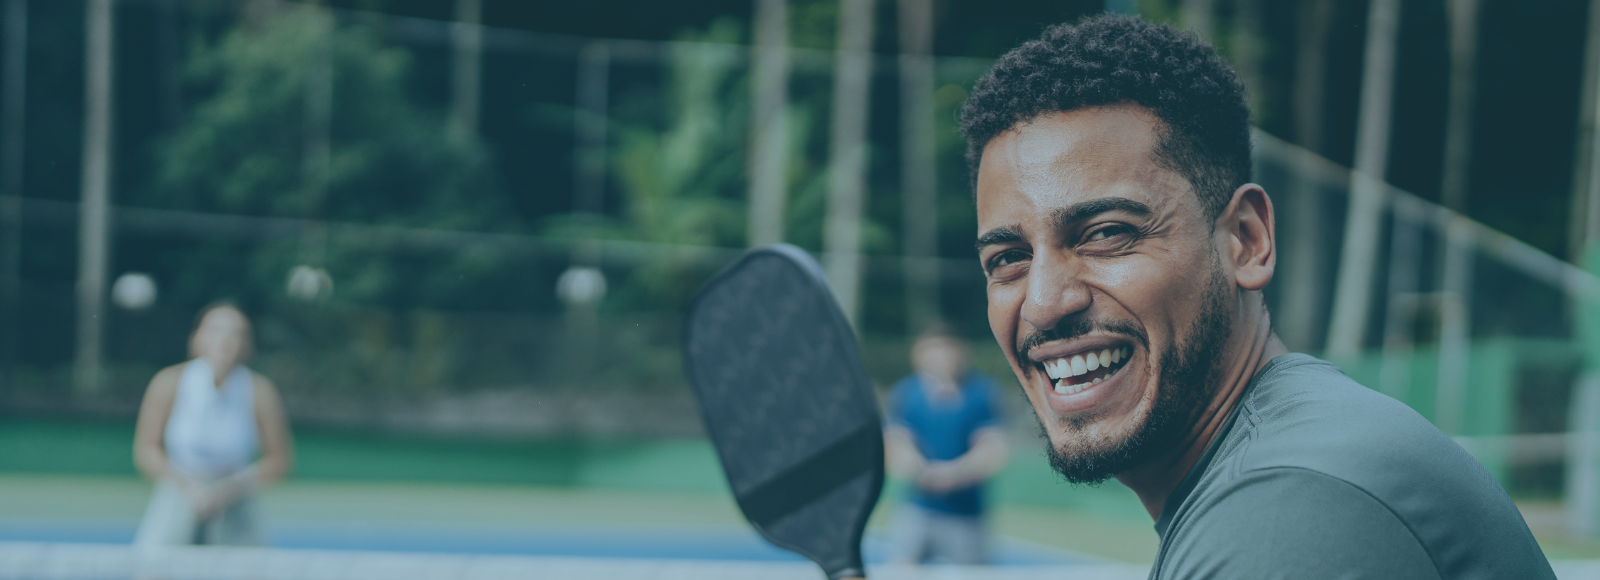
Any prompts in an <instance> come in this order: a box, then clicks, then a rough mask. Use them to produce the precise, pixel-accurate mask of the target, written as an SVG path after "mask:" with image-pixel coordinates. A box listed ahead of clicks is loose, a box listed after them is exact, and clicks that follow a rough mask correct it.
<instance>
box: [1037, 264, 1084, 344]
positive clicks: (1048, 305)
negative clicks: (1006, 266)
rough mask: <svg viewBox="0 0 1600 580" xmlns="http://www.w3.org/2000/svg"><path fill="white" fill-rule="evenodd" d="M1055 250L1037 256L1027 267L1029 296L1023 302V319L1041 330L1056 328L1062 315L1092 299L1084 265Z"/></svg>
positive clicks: (1073, 311) (1075, 310)
mask: <svg viewBox="0 0 1600 580" xmlns="http://www.w3.org/2000/svg"><path fill="white" fill-rule="evenodd" d="M1052 254H1053V253H1043V255H1035V256H1034V263H1033V267H1032V268H1031V269H1030V270H1029V271H1028V297H1027V300H1026V301H1025V302H1024V303H1023V305H1022V320H1023V321H1024V322H1027V323H1028V324H1031V325H1033V327H1034V328H1037V329H1039V330H1048V329H1051V328H1055V327H1056V324H1058V323H1060V322H1061V319H1062V318H1066V317H1068V316H1071V315H1073V314H1077V313H1080V312H1083V311H1084V310H1087V309H1088V308H1089V303H1090V297H1089V288H1088V286H1086V285H1084V283H1083V280H1082V277H1081V274H1082V268H1081V267H1080V266H1081V265H1080V264H1078V263H1077V261H1076V260H1073V259H1071V258H1069V257H1066V256H1061V255H1058V254H1057V255H1052Z"/></svg>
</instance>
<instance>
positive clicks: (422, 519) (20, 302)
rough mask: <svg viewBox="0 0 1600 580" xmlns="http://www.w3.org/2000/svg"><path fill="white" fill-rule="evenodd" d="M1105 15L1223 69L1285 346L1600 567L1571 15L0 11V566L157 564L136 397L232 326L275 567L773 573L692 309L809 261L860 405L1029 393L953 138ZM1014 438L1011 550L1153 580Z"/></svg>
mask: <svg viewBox="0 0 1600 580" xmlns="http://www.w3.org/2000/svg"><path fill="white" fill-rule="evenodd" d="M1105 10H1112V11H1119V12H1136V13H1138V14H1141V15H1143V16H1144V17H1146V18H1148V19H1150V20H1153V21H1159V22H1168V23H1172V24H1174V25H1176V26H1179V27H1182V28H1185V29H1192V30H1195V31H1196V32H1197V33H1199V34H1200V35H1201V36H1202V37H1204V38H1206V39H1208V40H1210V41H1212V42H1213V43H1214V44H1216V46H1217V47H1218V49H1219V50H1220V51H1221V53H1222V54H1224V55H1225V56H1226V57H1227V58H1228V59H1229V60H1230V61H1231V62H1233V63H1234V65H1235V66H1236V67H1237V68H1238V70H1239V72H1240V75H1241V78H1242V79H1243V80H1244V82H1245V84H1246V86H1247V87H1248V89H1249V91H1250V95H1251V96H1250V98H1251V104H1252V106H1253V108H1254V114H1255V122H1256V125H1257V127H1258V131H1257V136H1256V142H1257V155H1258V161H1257V172H1258V176H1257V180H1258V181H1259V182H1260V183H1262V184H1263V185H1265V186H1266V189H1267V191H1268V192H1269V194H1271V195H1272V197H1273V199H1274V202H1275V203H1276V204H1277V210H1278V225H1277V227H1278V232H1279V237H1280V239H1281V241H1280V243H1281V246H1282V253H1281V254H1280V259H1279V272H1278V275H1277V279H1276V280H1274V282H1273V284H1272V285H1271V286H1270V287H1269V289H1268V298H1269V303H1270V306H1271V308H1272V310H1273V313H1274V316H1275V320H1274V323H1275V326H1276V327H1277V330H1278V332H1279V334H1280V335H1281V336H1282V337H1283V338H1284V340H1285V342H1287V343H1288V344H1289V346H1290V348H1292V349H1295V350H1300V351H1305V352H1310V353H1314V354H1319V355H1322V356H1325V357H1327V358H1330V359H1332V360H1335V361H1336V362H1339V363H1340V364H1341V365H1342V366H1343V367H1344V368H1345V369H1346V371H1347V372H1348V373H1349V374H1351V375H1352V376H1354V377H1356V378H1357V379H1358V380H1360V381H1362V382H1363V383H1364V384H1366V385H1368V386H1371V387H1373V388H1376V389H1379V390H1382V391H1384V392H1386V393H1388V394H1391V395H1393V396H1395V397H1397V398H1399V399H1401V400H1403V401H1405V402H1407V403H1408V404H1411V405H1412V406H1413V407H1415V408H1416V409H1417V410H1418V411H1419V412H1421V413H1422V414H1423V415H1425V416H1427V417H1428V418H1429V419H1431V420H1433V421H1435V422H1436V423H1437V424H1439V425H1440V427H1441V428H1442V429H1444V430H1445V431H1446V432H1447V433H1449V434H1451V435H1453V436H1456V437H1457V438H1458V441H1460V442H1462V444H1463V446H1465V447H1467V448H1468V449H1469V450H1470V451H1472V452H1473V453H1474V454H1475V455H1476V456H1478V457H1479V459H1480V460H1481V461H1483V462H1484V464H1485V465H1486V466H1488V467H1489V468H1490V470H1491V472H1493V473H1494V474H1495V475H1496V477H1498V478H1499V479H1500V481H1501V482H1502V484H1504V485H1505V486H1506V487H1507V489H1508V490H1509V491H1510V492H1511V494H1512V495H1513V497H1514V498H1516V499H1517V500H1518V501H1519V505H1521V506H1522V507H1523V508H1524V512H1525V515H1526V516H1527V517H1528V520H1529V522H1530V525H1531V526H1533V528H1534V530H1535V532H1536V534H1537V535H1538V536H1539V538H1540V540H1541V542H1542V543H1543V544H1544V546H1545V548H1546V551H1547V553H1549V554H1550V555H1551V556H1552V557H1556V558H1572V557H1590V556H1595V557H1600V542H1597V541H1595V540H1593V539H1591V538H1592V537H1593V536H1594V535H1595V534H1597V533H1600V437H1597V436H1596V435H1595V433H1596V432H1600V382H1597V381H1596V380H1595V379H1594V378H1592V376H1591V373H1590V369H1591V368H1593V366H1594V364H1595V363H1597V362H1600V359H1597V358H1595V357H1596V356H1597V355H1600V315H1595V316H1591V315H1590V314H1591V312H1593V313H1595V314H1600V311H1594V310H1593V309H1592V307H1591V306H1590V304H1591V303H1592V302H1593V301H1594V298H1595V296H1596V292H1597V291H1600V282H1597V281H1596V278H1595V277H1594V276H1592V275H1591V274H1589V273H1587V271H1586V268H1585V267H1584V265H1585V256H1586V255H1591V254H1587V253H1586V252H1585V249H1586V248H1588V247H1590V246H1591V245H1592V244H1593V243H1594V242H1595V241H1596V240H1600V171H1595V170H1593V168H1595V167H1596V166H1597V165H1600V162H1597V156H1600V147H1596V145H1595V143H1596V141H1595V140H1596V138H1597V133H1596V131H1595V124H1596V117H1597V114H1596V110H1597V98H1596V93H1597V90H1596V84H1597V82H1600V74H1597V71H1600V2H1591V1H1588V0H1515V1H1514V0H1340V1H1335V0H1293V1H1273V2H1268V1H1266V0H1136V1H1135V0H1061V1H1053V2H1045V1H1039V0H986V1H983V2H977V1H971V0H893V1H891V0H883V1H873V0H702V1H699V2H672V3H664V2H652V1H646V0H592V1H590V2H520V1H515V0H342V1H326V2H310V1H308V2H289V1H283V0H114V1H113V0H70V1H54V0H53V1H48V2H46V1H41V0H3V1H0V540H20V541H69V542H97V541H98V542H125V541H127V540H128V539H129V538H131V537H132V533H133V532H132V531H133V529H134V526H135V524H136V522H137V520H138V518H139V514H140V513H141V511H142V509H143V507H144V502H145V498H146V496H147V494H148V492H149V487H148V484H145V483H143V482H142V481H141V480H140V479H138V477H137V476H136V474H135V471H134V469H133V465H132V461H131V457H130V447H131V444H132V436H133V418H134V415H135V412H136V410H137V406H138V403H139V399H140V396H141V395H142V393H143V390H144V388H145V386H146V384H147V383H148V382H149V380H150V377H151V376H152V375H154V373H155V372H156V371H157V370H159V369H160V368H162V367H164V366H166V365H171V364H175V363H178V362H181V361H182V360H184V359H185V358H187V356H186V352H187V351H186V345H185V340H186V338H187V336H188V333H189V331H190V329H191V328H192V326H193V324H194V316H195V314H196V313H197V312H198V310H199V309H200V308H201V307H202V306H203V305H205V304H207V303H210V302H212V301H214V300H218V299H229V300H232V301H234V302H236V303H238V304H239V305H241V306H242V307H243V308H244V309H245V310H246V311H247V312H249V313H250V314H251V315H252V317H253V318H254V321H255V328H256V340H257V347H258V348H257V351H258V354H257V356H256V358H255V359H254V360H253V361H251V363H250V364H251V366H252V367H253V368H255V369H256V370H258V371H259V372H261V373H262V374H264V375H266V376H268V377H271V378H273V379H274V380H275V381H276V382H277V383H278V385H279V386H280V387H281V390H282V392H283V395H284V399H285V402H286V404H287V407H288V411H289V415H290V419H291V421H292V423H293V425H294V429H295V440H296V443H297V446H298V450H299V461H298V465H297V468H296V471H295V474H294V476H293V477H292V478H291V480H290V481H289V482H288V483H285V484H284V485H283V486H281V487H280V488H278V489H276V490H274V491H271V492H268V494H267V495H266V496H265V498H264V502H265V503H264V505H265V510H266V512H267V518H266V519H267V520H268V523H269V525H268V531H269V536H270V537H271V539H272V544H273V545H276V546H287V547H323V548H326V547H332V548H370V549H385V550H424V551H463V552H474V551H477V552H483V551H489V552H506V553H538V554H557V555H595V554H598V555H612V556H651V555H654V556H682V555H684V554H689V555H691V556H693V557H706V558H731V559H739V558H750V559H763V558H777V559H782V558H786V557H788V556H786V555H785V554H782V553H779V552H777V551H776V550H775V549H771V548H766V547H765V546H764V545H762V544H761V543H760V540H758V539H756V538H755V537H754V536H753V535H751V534H750V533H749V532H746V531H744V529H743V528H742V527H740V526H741V520H740V518H739V516H738V515H737V512H736V511H735V510H734V508H733V506H732V503H731V502H730V501H728V498H727V495H726V489H725V484H724V483H723V481H722V475H721V472H720V470H719V468H718V467H717V464H716V460H715V456H714V454H713V452H712V451H711V449H710V446H709V444H708V443H707V442H706V441H705V440H704V438H703V435H702V432H701V429H700V426H699V418H698V416H697V411H696V410H695V404H694V401H693V399H692V395H691V393H690V391H689V389H688V386H687V384H686V382H685V379H684V377H683V374H682V367H681V361H680V354H679V350H678V344H679V337H680V334H681V323H682V316H683V311H684V307H685V306H686V304H687V301H688V300H689V298H690V297H691V296H692V295H693V292H694V291H695V289H696V288H697V287H698V286H699V285H700V284H701V283H702V282H703V281H704V280H705V279H706V278H707V277H708V276H710V275H711V274H713V273H715V272H716V271H717V270H718V269H719V268H720V267H721V266H723V265H724V264H726V263H727V262H728V261H730V260H731V259H732V258H733V257H735V256H737V255H738V253H739V252H740V251H741V250H742V249H743V248H745V247H748V246H751V245H756V244H763V243H771V242H778V241H784V242H789V243H793V244H796V245H798V246H800V247H802V248H804V249H806V250H808V251H811V252H813V253H814V254H815V255H817V256H818V258H819V259H820V260H821V261H822V262H823V264H824V265H825V267H826V269H827V270H828V274H829V278H830V281H831V282H832V283H833V285H834V289H835V292H836V294H837V295H838V296H839V298H840V302H841V304H842V305H843V306H844V307H845V309H846V310H847V312H848V314H849V315H850V316H851V317H852V318H853V321H854V323H855V325H856V330H857V333H858V336H859V338H860V340H861V343H862V347H863V351H864V354H865V356H864V360H865V362H866V364H867V367H868V371H869V373H870V374H871V375H872V378H873V380H874V381H875V383H877V384H878V385H880V386H881V387H884V388H887V386H888V385H890V384H892V383H893V382H894V381H895V380H896V379H898V378H899V377H901V376H904V375H905V374H906V373H907V372H909V371H910V362H909V346H910V341H911V337H912V336H914V335H915V334H916V333H917V332H918V330H920V329H921V328H922V327H923V326H925V325H927V324H928V323H930V322H932V321H935V320H943V321H947V322H949V323H950V324H951V325H953V326H954V327H956V328H957V329H958V330H959V331H960V332H961V333H963V334H965V335H966V336H968V337H969V338H970V339H971V341H972V343H973V344H974V345H975V347H976V348H975V363H976V365H977V366H978V367H980V368H982V369H984V370H986V371H987V372H989V373H990V374H992V375H994V376H996V377H999V378H1001V379H1002V382H1003V384H1005V385H1008V388H1010V387H1009V385H1012V384H1013V383H1012V382H1011V381H1012V379H1011V378H1010V377H1011V374H1010V371H1009V370H1008V368H1007V367H1006V364H1005V362H1004V359H1003V358H1002V357H1001V355H1000V353H999V351H998V349H997V348H995V346H994V344H993V339H992V338H991V337H990V335H989V333H988V328H987V321H986V318H985V307H986V305H985V300H984V289H983V278H982V274H981V271H980V269H979V268H978V265H977V263H976V260H975V259H974V256H973V253H972V250H971V239H972V237H973V235H974V227H975V226H974V221H975V218H974V210H973V207H972V202H971V190H970V187H969V183H970V182H969V180H970V176H969V175H968V173H967V170H966V166H965V163H964V161H963V160H962V154H963V150H964V143H963V141H962V139H961V137H960V135H959V133H958V131H957V124H956V121H955V117H956V115H957V113H958V111H959V109H960V107H961V104H962V103H963V101H964V100H965V98H966V95H967V91H968V90H969V89H970V88H971V86H972V84H973V82H974V81H975V80H976V79H977V78H978V77H979V76H980V75H981V74H982V73H983V72H984V71H985V70H986V68H987V66H988V65H989V64H990V63H991V62H992V60H993V59H994V58H996V57H997V56H999V55H1000V54H1002V53H1004V52H1005V51H1006V50H1008V49H1010V48H1012V47H1014V46H1016V45H1017V44H1019V43H1021V42H1023V41H1025V40H1028V39H1031V38H1034V37H1036V36H1037V35H1038V34H1039V32H1040V31H1041V30H1042V29H1043V27H1045V26H1048V25H1050V24H1054V23H1059V22H1064V21H1070V20H1072V19H1075V18H1077V17H1080V16H1083V15H1087V14H1092V13H1097V12H1100V11H1105ZM1008 404H1010V406H1011V407H1010V411H1011V415H1010V416H1011V421H1010V424H1011V426H1012V428H1013V431H1014V432H1015V433H1014V435H1013V438H1014V439H1015V440H1016V443H1017V445H1018V447H1019V448H1020V450H1019V451H1018V452H1017V453H1016V455H1015V457H1014V458H1013V460H1012V462H1011V465H1010V466H1009V467H1007V469H1006V471H1004V472H1003V473H1002V474H1001V476H1000V477H999V479H998V480H997V481H996V482H995V485H994V488H993V497H994V500H995V502H996V503H997V504H998V505H999V509H998V512H997V516H996V517H997V519H996V524H995V530H996V532H997V533H999V534H1000V535H1001V536H1002V537H1003V542H1002V545H1001V554H1002V556H1001V558H1000V559H1001V560H1002V561H1003V562H1010V563H1038V562H1086V561H1111V562H1125V563H1132V564H1148V563H1149V561H1150V560H1151V558H1152V557H1153V555H1154V550H1155V545H1156V537H1155V534H1153V533H1152V531H1151V529H1150V522H1149V518H1148V516H1147V515H1146V514H1145V513H1144V512H1143V510H1142V508H1141V507H1140V506H1139V504H1138V502H1137V501H1136V499H1135V498H1134V497H1133V495H1132V493H1131V492H1129V491H1127V490H1126V489H1124V488H1121V487H1120V486H1117V485H1116V484H1115V483H1114V482H1113V483H1109V484H1106V485H1104V486H1100V487H1072V486H1067V485H1065V484H1063V483H1061V482H1060V481H1059V479H1058V478H1057V477H1056V476H1055V475H1054V474H1053V473H1051V472H1050V470H1049V468H1048V466H1047V465H1046V464H1045V462H1044V460H1043V457H1042V453H1041V452H1040V451H1039V449H1040V447H1039V446H1040V445H1041V444H1040V443H1039V442H1038V441H1037V435H1036V424H1035V422H1034V420H1033V419H1032V417H1031V413H1030V412H1029V411H1028V410H1027V406H1026V401H1025V400H1023V399H1022V398H1021V397H1020V395H1019V396H1016V397H1010V398H1008ZM890 489H891V494H892V493H895V492H894V490H895V489H898V488H897V487H895V486H891V488H890ZM885 505H889V504H888V503H886V504H885ZM876 525H877V524H875V526H876ZM874 529H877V528H874ZM574 530H577V531H574ZM585 530H587V531H585ZM684 530H691V532H685V531H684ZM586 534H587V535H586ZM618 534H623V535H621V536H619V535H618ZM626 534H635V535H634V536H628V535H626ZM695 534H699V535H695ZM619 537H621V538H631V539H627V540H625V541H620V542H619V541H617V540H616V538H619ZM869 540H870V538H869ZM872 541H876V540H870V541H869V552H872V550H875V549H876V548H872V545H871V542H872ZM674 542H676V543H674Z"/></svg>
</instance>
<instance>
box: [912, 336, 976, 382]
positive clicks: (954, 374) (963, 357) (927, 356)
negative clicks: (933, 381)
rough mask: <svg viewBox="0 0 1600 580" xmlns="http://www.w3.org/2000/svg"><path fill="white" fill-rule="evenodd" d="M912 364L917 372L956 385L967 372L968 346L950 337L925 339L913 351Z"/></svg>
mask: <svg viewBox="0 0 1600 580" xmlns="http://www.w3.org/2000/svg"><path fill="white" fill-rule="evenodd" d="M911 363H912V365H913V366H914V367H916V369H917V372H921V373H925V374H929V375H933V376H935V377H937V378H939V380H942V381H949V382H951V383H955V382H957V381H960V380H961V375H962V374H963V373H965V372H966V370H967V349H966V345H964V344H962V343H961V342H960V341H958V340H956V339H955V338H952V337H948V336H931V337H927V338H923V339H921V340H918V341H917V343H916V345H915V346H913V347H912V349H911Z"/></svg>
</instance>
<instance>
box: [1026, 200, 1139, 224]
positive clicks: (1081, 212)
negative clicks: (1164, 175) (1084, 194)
mask: <svg viewBox="0 0 1600 580" xmlns="http://www.w3.org/2000/svg"><path fill="white" fill-rule="evenodd" d="M1109 211H1124V212H1128V213H1131V214H1134V215H1137V216H1146V215H1150V214H1151V213H1152V212H1151V211H1150V206H1148V205H1145V204H1143V203H1139V202H1137V201H1134V200H1131V199H1128V198H1126V197H1102V198H1099V199H1091V200H1089V201H1085V202H1081V203H1076V204H1073V205H1070V206H1067V207H1065V208H1062V209H1058V210H1056V211H1055V214H1054V215H1052V216H1051V221H1052V222H1055V225H1056V227H1057V228H1062V227H1065V226H1067V225H1068V224H1072V223H1075V222H1079V221H1083V220H1086V219H1089V218H1091V217H1094V216H1096V215H1099V214H1103V213H1106V212H1109Z"/></svg>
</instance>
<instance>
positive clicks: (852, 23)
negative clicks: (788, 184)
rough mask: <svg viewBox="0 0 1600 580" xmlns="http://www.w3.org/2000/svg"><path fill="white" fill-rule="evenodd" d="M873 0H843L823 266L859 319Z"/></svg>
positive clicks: (848, 311) (844, 306)
mask: <svg viewBox="0 0 1600 580" xmlns="http://www.w3.org/2000/svg"><path fill="white" fill-rule="evenodd" d="M872 17H873V0H840V6H839V25H838V31H839V41H838V42H839V45H838V47H839V49H838V52H837V53H836V56H835V57H834V71H833V78H834V81H833V123H832V127H831V135H830V140H829V141H830V142H829V147H828V150H829V151H828V168H829V174H828V211H827V216H826V218H825V222H824V224H823V232H822V237H823V241H822V245H823V252H824V257H823V261H824V266H825V268H826V270H827V272H828V281H829V282H831V283H832V284H833V292H834V294H835V295H836V296H837V297H838V299H839V307H840V308H841V309H842V310H844V313H845V316H847V317H849V318H850V320H851V321H854V320H856V314H857V313H856V310H857V309H858V308H860V304H859V298H860V292H861V288H860V286H861V214H862V206H863V205H865V202H866V170H867V163H866V162H867V147H866V142H867V108H868V106H869V105H870V102H869V100H868V97H869V96H870V94H871V90H872V85H871V80H872V26H873V23H872Z"/></svg>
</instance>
